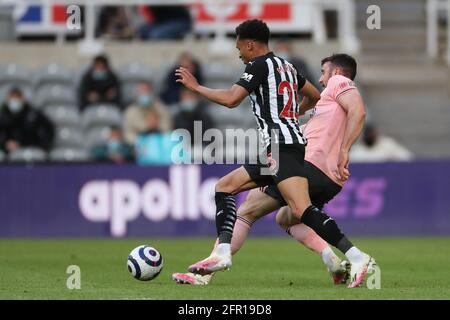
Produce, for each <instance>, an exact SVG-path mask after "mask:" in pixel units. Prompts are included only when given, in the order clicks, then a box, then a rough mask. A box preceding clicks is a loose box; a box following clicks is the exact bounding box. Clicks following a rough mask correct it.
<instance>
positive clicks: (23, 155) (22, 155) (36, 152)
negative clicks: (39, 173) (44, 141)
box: [8, 147, 47, 162]
mask: <svg viewBox="0 0 450 320" xmlns="http://www.w3.org/2000/svg"><path fill="white" fill-rule="evenodd" d="M46 159H47V154H46V152H45V151H44V150H42V149H40V148H36V147H27V148H22V149H19V150H17V151H14V152H12V153H10V154H9V155H8V160H9V161H11V162H42V161H45V160H46Z"/></svg>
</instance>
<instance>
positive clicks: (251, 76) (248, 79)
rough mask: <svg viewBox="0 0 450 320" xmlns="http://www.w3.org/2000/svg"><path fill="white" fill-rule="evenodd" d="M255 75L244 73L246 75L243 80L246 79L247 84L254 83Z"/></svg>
mask: <svg viewBox="0 0 450 320" xmlns="http://www.w3.org/2000/svg"><path fill="white" fill-rule="evenodd" d="M252 78H253V75H252V74H250V73H247V72H244V74H243V75H242V77H241V79H244V80H245V81H247V82H250V81H252Z"/></svg>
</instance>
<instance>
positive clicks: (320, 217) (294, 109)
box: [176, 20, 372, 286]
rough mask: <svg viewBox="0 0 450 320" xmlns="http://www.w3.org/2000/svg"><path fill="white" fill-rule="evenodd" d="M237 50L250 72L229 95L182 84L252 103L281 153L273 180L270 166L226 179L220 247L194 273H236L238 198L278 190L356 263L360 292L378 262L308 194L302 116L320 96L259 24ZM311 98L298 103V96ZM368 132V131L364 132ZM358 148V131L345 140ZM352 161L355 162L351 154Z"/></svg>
mask: <svg viewBox="0 0 450 320" xmlns="http://www.w3.org/2000/svg"><path fill="white" fill-rule="evenodd" d="M236 35H237V39H236V48H237V49H238V50H239V53H240V58H241V59H242V60H243V62H244V63H245V64H246V68H245V72H244V74H243V76H242V77H241V79H240V80H239V81H238V82H237V83H236V84H235V85H233V86H232V87H231V89H228V90H218V89H210V88H207V87H204V86H201V85H199V84H198V82H197V80H196V79H195V77H193V76H192V74H191V73H190V72H189V71H188V70H186V69H184V68H179V69H177V70H176V75H177V77H178V80H177V82H180V83H182V84H184V85H185V86H186V87H187V88H188V89H190V90H192V91H194V92H197V93H198V94H200V95H202V96H203V97H205V98H207V99H209V100H211V101H213V102H215V103H218V104H220V105H223V106H226V107H229V108H233V107H236V106H238V105H239V104H240V103H241V101H242V100H243V99H244V98H246V97H247V96H249V95H250V99H251V100H252V103H253V114H254V115H255V118H256V121H257V124H258V129H259V130H260V134H261V136H262V137H263V143H264V147H265V148H266V150H267V156H268V157H269V159H270V158H271V156H272V154H271V153H272V150H277V149H278V150H279V151H278V154H274V158H273V159H274V160H275V161H274V162H273V161H271V164H272V165H271V166H270V169H271V170H272V174H265V172H264V170H263V169H264V168H266V169H267V165H265V164H247V165H244V166H241V167H240V168H238V169H236V170H234V171H232V172H231V173H229V174H227V175H226V176H224V177H222V178H221V179H220V180H219V182H218V183H217V185H216V195H215V200H216V230H217V235H218V245H217V246H216V248H215V249H214V250H213V252H212V254H211V255H210V256H209V257H207V258H206V259H204V260H202V261H199V262H197V263H195V264H193V265H191V266H190V267H189V268H188V270H189V271H190V272H193V273H196V274H202V275H204V274H210V273H213V272H215V271H220V270H225V269H228V268H229V267H231V238H232V234H233V229H234V224H235V221H236V205H235V195H236V194H238V193H240V192H242V191H245V190H249V189H254V188H257V187H261V186H267V185H271V184H274V185H276V187H277V190H279V192H280V194H281V195H282V198H283V199H284V201H285V202H286V203H287V204H288V205H289V207H290V209H291V211H292V215H293V216H294V217H295V218H296V219H297V220H298V221H300V222H302V223H304V224H305V225H307V226H309V227H310V228H311V229H313V230H314V231H315V232H316V233H317V234H318V235H319V236H320V237H322V238H323V239H324V240H325V241H327V242H328V243H329V244H331V245H333V246H335V247H337V248H338V249H339V250H341V251H342V252H343V253H344V254H346V256H347V257H348V259H349V260H350V263H352V274H354V281H353V282H352V284H351V285H354V286H356V285H359V284H360V283H361V282H362V281H363V280H364V276H365V274H366V273H367V269H368V266H369V264H370V263H371V262H372V258H371V257H370V256H368V255H367V254H365V253H363V252H361V251H360V250H359V249H358V248H356V247H355V246H353V244H352V243H351V242H350V241H349V240H348V239H347V237H346V236H345V235H344V234H343V233H342V232H341V231H340V229H339V228H338V226H337V224H336V222H335V221H334V220H333V219H332V218H330V217H329V216H328V215H327V214H326V213H324V212H323V211H322V210H320V209H319V208H317V207H316V206H314V205H313V204H312V203H311V199H310V196H309V192H308V171H307V168H306V166H305V162H304V156H305V144H306V139H305V138H304V137H303V134H302V132H301V130H300V127H299V123H298V116H299V112H300V110H308V109H310V108H311V107H313V106H314V105H315V104H316V102H317V101H318V100H319V98H320V95H319V92H318V91H317V89H315V88H314V86H312V85H311V84H310V83H309V82H308V81H307V80H305V78H303V77H302V76H301V75H300V74H299V73H298V71H297V70H296V69H295V67H293V66H292V64H291V63H289V62H288V61H286V60H284V59H282V58H280V57H277V56H275V55H274V54H273V53H272V52H271V51H270V50H269V47H268V42H269V37H270V31H269V28H268V27H267V25H266V24H265V23H264V22H263V21H260V20H247V21H245V22H243V23H242V24H240V25H239V26H238V27H237V28H236ZM299 92H300V94H302V95H303V96H304V99H303V100H302V102H301V103H298V101H299V100H298V93H299ZM358 125H361V126H362V124H358ZM346 135H350V136H348V137H347V136H346V138H347V139H348V140H349V141H351V142H352V143H353V141H354V140H356V138H357V135H356V136H355V130H353V131H352V132H348V133H347V132H346ZM342 156H343V157H344V158H342V161H341V162H342V165H340V166H339V168H338V170H339V172H338V174H339V175H340V176H341V177H345V176H346V175H348V170H347V166H348V157H347V159H346V158H345V156H346V155H345V154H342ZM347 156H348V154H347Z"/></svg>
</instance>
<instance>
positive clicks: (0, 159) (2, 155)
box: [0, 150, 6, 162]
mask: <svg viewBox="0 0 450 320" xmlns="http://www.w3.org/2000/svg"><path fill="white" fill-rule="evenodd" d="M5 160H6V155H5V153H4V152H3V151H1V150H0V162H3V161H5Z"/></svg>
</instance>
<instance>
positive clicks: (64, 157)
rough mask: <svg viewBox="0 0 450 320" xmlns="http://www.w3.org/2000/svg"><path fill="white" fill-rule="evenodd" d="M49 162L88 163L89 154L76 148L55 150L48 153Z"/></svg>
mask: <svg viewBox="0 0 450 320" xmlns="http://www.w3.org/2000/svg"><path fill="white" fill-rule="evenodd" d="M49 157H50V160H51V161H54V162H77V161H88V160H89V154H88V152H87V151H86V150H83V149H77V148H57V149H53V150H52V151H51V152H50V155H49Z"/></svg>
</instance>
